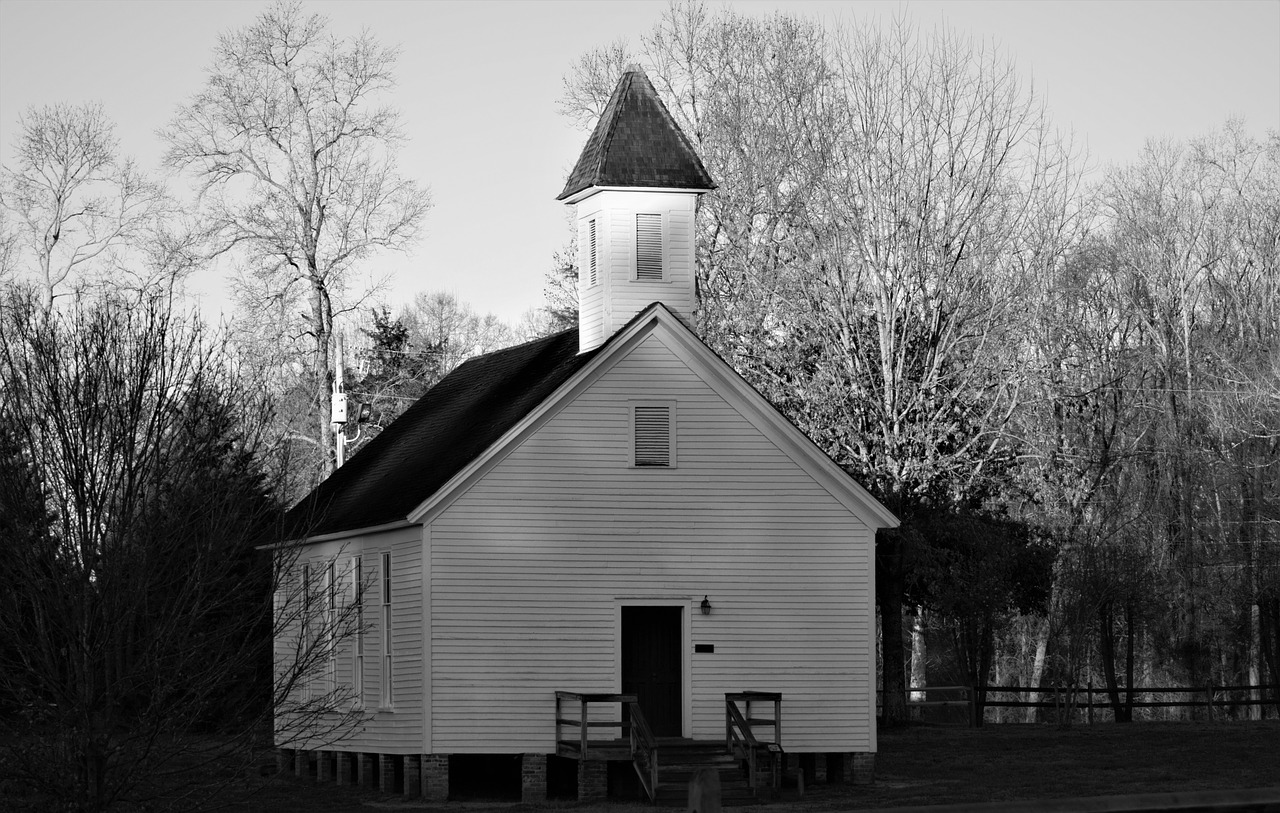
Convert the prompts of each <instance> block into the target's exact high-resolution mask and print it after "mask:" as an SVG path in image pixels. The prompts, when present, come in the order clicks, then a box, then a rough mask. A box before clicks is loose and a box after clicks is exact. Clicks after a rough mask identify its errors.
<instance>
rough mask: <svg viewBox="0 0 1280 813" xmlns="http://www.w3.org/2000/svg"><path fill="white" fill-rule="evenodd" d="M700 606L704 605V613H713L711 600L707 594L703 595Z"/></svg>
mask: <svg viewBox="0 0 1280 813" xmlns="http://www.w3.org/2000/svg"><path fill="white" fill-rule="evenodd" d="M699 606H701V607H702V614H703V615H711V601H710V599H708V598H707V597H706V596H703V597H702V604H701V605H699Z"/></svg>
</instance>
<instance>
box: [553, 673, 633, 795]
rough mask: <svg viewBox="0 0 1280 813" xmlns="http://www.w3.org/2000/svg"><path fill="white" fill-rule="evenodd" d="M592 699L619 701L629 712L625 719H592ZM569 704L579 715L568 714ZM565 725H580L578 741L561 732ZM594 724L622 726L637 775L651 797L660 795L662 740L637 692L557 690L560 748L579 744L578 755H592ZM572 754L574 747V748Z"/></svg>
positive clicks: (557, 730)
mask: <svg viewBox="0 0 1280 813" xmlns="http://www.w3.org/2000/svg"><path fill="white" fill-rule="evenodd" d="M592 703H618V704H620V705H622V706H625V707H626V709H627V715H626V718H625V719H622V720H595V721H593V720H591V715H590V711H589V707H590V705H591V704H592ZM566 705H577V707H578V717H577V719H574V718H572V717H565V716H564V709H565V707H566ZM562 726H576V727H577V729H578V731H577V737H576V738H575V739H576V740H577V742H576V743H574V742H573V741H571V740H567V739H565V738H564V737H563V736H562V734H561V727H562ZM592 728H620V729H622V736H623V738H624V739H625V740H627V742H628V744H629V745H630V749H631V762H632V765H634V766H635V769H636V775H638V776H639V777H640V784H641V785H642V786H643V787H644V790H645V793H646V794H648V796H649V801H654V800H655V799H657V797H658V740H657V738H656V737H654V736H653V731H652V730H651V729H650V728H649V722H648V721H647V720H646V719H645V717H644V712H642V711H641V710H640V704H639V703H638V702H637V700H636V696H635V695H634V694H607V693H586V692H562V691H557V692H556V751H557V752H559V751H560V746H561V745H565V746H568V747H569V748H570V749H572V748H574V747H576V748H577V758H578V759H590V758H591V751H590V748H591V740H590V738H589V737H588V736H587V733H588V732H589V731H590V730H591V729H592ZM570 754H572V750H570Z"/></svg>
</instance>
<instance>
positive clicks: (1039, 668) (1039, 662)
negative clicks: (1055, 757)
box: [1023, 618, 1049, 723]
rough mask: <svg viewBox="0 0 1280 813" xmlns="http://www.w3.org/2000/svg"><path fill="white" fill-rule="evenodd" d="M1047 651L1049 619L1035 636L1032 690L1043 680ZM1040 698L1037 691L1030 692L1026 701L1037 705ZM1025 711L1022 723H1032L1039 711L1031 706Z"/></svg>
mask: <svg viewBox="0 0 1280 813" xmlns="http://www.w3.org/2000/svg"><path fill="white" fill-rule="evenodd" d="M1048 651H1049V619H1047V618H1046V619H1045V621H1044V625H1043V627H1042V628H1041V630H1040V632H1039V633H1038V634H1037V635H1036V659H1035V663H1034V665H1033V666H1032V667H1031V687H1032V688H1035V689H1039V688H1040V682H1041V681H1042V680H1044V661H1045V656H1046V655H1047V654H1048ZM1041 697H1043V695H1042V694H1040V692H1038V691H1037V692H1032V693H1031V694H1030V696H1029V698H1028V699H1029V700H1030V701H1031V702H1032V703H1039V702H1040V698H1041ZM1026 711H1027V715H1026V719H1025V720H1023V722H1027V723H1034V722H1035V721H1036V719H1037V717H1038V715H1039V712H1040V709H1038V708H1036V707H1035V706H1032V707H1030V708H1028V709H1027V710H1026Z"/></svg>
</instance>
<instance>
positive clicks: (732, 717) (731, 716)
mask: <svg viewBox="0 0 1280 813" xmlns="http://www.w3.org/2000/svg"><path fill="white" fill-rule="evenodd" d="M752 701H756V702H760V701H764V702H771V703H773V718H772V719H767V718H763V717H753V716H751V703H752ZM739 702H743V703H745V704H746V713H745V714H744V713H743V711H742V710H740V709H739V708H738V703H739ZM756 726H771V727H772V728H773V742H769V743H761V742H760V740H759V739H758V738H757V737H756V734H755V730H754V729H755V727H756ZM724 738H725V749H726V750H727V751H728V752H729V753H730V754H732V755H733V756H734V757H735V758H737V759H745V760H746V761H747V784H748V785H749V786H750V787H751V789H752V791H754V790H755V789H756V787H757V778H756V763H757V761H758V760H757V757H756V754H757V753H758V752H761V751H762V750H763V751H764V752H766V753H767V754H768V757H769V762H770V767H771V769H772V774H773V783H772V784H773V787H774V788H777V787H779V786H780V785H781V782H782V776H781V760H782V758H783V754H782V694H781V693H779V692H728V693H726V694H725V696H724Z"/></svg>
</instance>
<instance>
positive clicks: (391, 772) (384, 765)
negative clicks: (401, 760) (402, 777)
mask: <svg viewBox="0 0 1280 813" xmlns="http://www.w3.org/2000/svg"><path fill="white" fill-rule="evenodd" d="M378 790H379V791H380V792H382V793H395V792H396V756H395V755H394V754H378Z"/></svg>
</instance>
